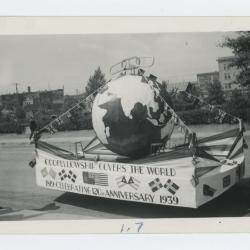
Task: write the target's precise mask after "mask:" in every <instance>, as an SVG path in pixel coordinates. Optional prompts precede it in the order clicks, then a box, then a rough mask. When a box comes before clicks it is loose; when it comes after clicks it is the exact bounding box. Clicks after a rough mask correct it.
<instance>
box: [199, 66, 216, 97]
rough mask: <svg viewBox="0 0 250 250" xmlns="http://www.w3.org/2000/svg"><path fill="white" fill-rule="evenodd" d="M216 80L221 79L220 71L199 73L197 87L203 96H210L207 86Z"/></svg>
mask: <svg viewBox="0 0 250 250" xmlns="http://www.w3.org/2000/svg"><path fill="white" fill-rule="evenodd" d="M216 81H219V72H218V71H214V72H207V73H200V74H197V87H198V88H199V90H200V92H201V95H202V96H203V97H205V98H206V97H207V96H208V91H207V86H208V85H209V84H211V83H214V82H216Z"/></svg>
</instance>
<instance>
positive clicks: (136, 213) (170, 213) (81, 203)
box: [55, 186, 250, 218]
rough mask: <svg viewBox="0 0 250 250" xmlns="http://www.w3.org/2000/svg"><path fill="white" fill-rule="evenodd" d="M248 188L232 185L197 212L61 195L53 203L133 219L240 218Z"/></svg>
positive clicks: (248, 205) (249, 206)
mask: <svg viewBox="0 0 250 250" xmlns="http://www.w3.org/2000/svg"><path fill="white" fill-rule="evenodd" d="M249 198H250V188H248V187H242V186H235V187H233V188H231V189H230V190H228V191H227V192H226V193H224V194H223V195H221V196H220V197H218V198H216V199H214V200H213V201H211V202H209V203H207V204H205V205H203V206H201V207H200V208H198V209H191V208H181V207H168V206H162V205H156V204H144V203H136V202H129V201H119V200H112V199H106V198H99V197H92V196H87V195H80V194H74V193H64V194H63V195H61V196H59V197H58V198H57V199H56V200H55V201H56V202H60V203H64V204H69V205H73V206H77V207H81V208H86V209H92V210H95V211H100V212H107V213H112V214H117V215H124V216H131V217H136V218H188V217H197V218H199V217H241V216H247V215H248V213H249V212H250V199H249Z"/></svg>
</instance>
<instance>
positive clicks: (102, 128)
mask: <svg viewBox="0 0 250 250" xmlns="http://www.w3.org/2000/svg"><path fill="white" fill-rule="evenodd" d="M153 63H154V59H153V58H148V57H131V58H127V59H124V60H123V61H122V62H120V63H117V64H116V65H114V66H113V67H111V70H110V72H111V75H112V78H111V80H109V81H108V82H107V83H106V84H104V85H103V86H101V87H100V88H99V89H97V90H96V91H95V92H93V93H92V94H91V95H90V96H87V97H86V98H82V99H80V100H79V102H78V103H76V105H75V106H73V107H72V108H71V109H70V110H68V111H67V112H65V113H63V114H61V115H60V116H59V117H57V118H56V119H54V120H53V121H51V122H50V123H49V124H48V125H47V126H45V127H44V128H42V129H41V130H40V131H37V133H36V134H35V138H34V141H35V155H36V157H35V159H34V160H33V161H31V162H30V165H31V166H32V167H33V166H35V171H36V183H37V185H38V186H41V187H43V188H47V189H54V190H60V191H63V192H73V193H79V194H83V195H91V196H97V197H104V198H109V199H118V200H126V201H134V202H144V203H151V204H161V205H168V206H180V207H190V208H197V207H199V206H201V205H203V204H205V203H207V202H209V201H211V200H213V199H214V198H216V197H218V196H219V195H221V194H222V193H224V192H225V191H227V190H228V189H229V188H231V187H232V186H233V185H235V184H236V183H237V182H239V181H240V180H241V179H242V178H245V177H247V176H246V171H245V168H246V166H245V158H244V146H245V140H244V137H243V132H244V128H243V124H242V121H241V120H240V119H239V118H237V117H234V116H231V115H230V114H228V113H226V112H225V111H223V110H221V109H219V108H218V107H216V106H213V105H210V104H207V103H205V102H204V101H203V100H202V99H199V98H198V97H196V96H193V95H192V93H190V91H188V90H187V91H186V92H184V94H185V97H186V98H188V99H189V100H192V101H194V102H195V103H196V104H197V105H199V106H200V107H202V108H203V109H204V110H209V111H210V112H211V113H212V114H214V116H215V117H216V119H217V120H218V121H219V122H221V123H222V122H223V120H224V119H227V120H228V121H230V122H231V123H233V124H235V128H234V129H231V130H229V131H225V132H223V133H219V134H215V135H211V136H208V137H200V136H199V134H196V132H195V131H192V130H191V129H190V127H189V126H187V125H186V124H185V122H184V121H182V119H181V118H180V117H179V116H178V115H177V114H176V112H175V111H174V107H173V105H172V102H171V97H170V95H169V93H168V89H167V87H166V86H165V85H164V84H162V81H161V80H160V79H159V78H158V77H156V76H154V75H152V74H150V73H148V72H147V70H146V68H147V67H150V66H152V64H153ZM79 109H83V110H84V109H91V111H92V123H93V128H94V131H95V135H96V136H94V137H93V139H92V140H91V141H90V142H89V143H87V144H86V143H83V142H76V143H75V151H74V152H71V151H68V150H65V149H63V148H59V147H57V146H54V145H51V144H48V143H47V142H45V141H43V140H42V139H41V136H42V134H43V133H44V131H48V132H50V133H51V134H53V133H55V132H56V129H57V128H58V127H60V125H61V124H62V123H63V122H64V121H65V120H67V119H69V118H70V117H71V116H72V113H73V111H74V110H79ZM176 131H178V133H181V134H182V136H181V137H179V138H178V140H177V141H178V143H177V142H176V141H175V143H171V142H172V140H173V138H174V134H175V133H176ZM82 141H84V138H82Z"/></svg>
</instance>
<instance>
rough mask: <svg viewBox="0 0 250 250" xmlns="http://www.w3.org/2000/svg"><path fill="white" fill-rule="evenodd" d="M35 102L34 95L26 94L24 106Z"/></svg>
mask: <svg viewBox="0 0 250 250" xmlns="http://www.w3.org/2000/svg"><path fill="white" fill-rule="evenodd" d="M33 104H34V99H33V97H32V96H26V97H25V99H24V101H23V106H24V107H25V106H29V105H33Z"/></svg>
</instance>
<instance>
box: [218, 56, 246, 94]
mask: <svg viewBox="0 0 250 250" xmlns="http://www.w3.org/2000/svg"><path fill="white" fill-rule="evenodd" d="M234 60H235V56H226V57H219V58H218V59H217V62H218V68H219V80H220V83H221V85H222V88H223V90H224V92H225V94H226V98H229V97H230V96H231V95H232V91H233V90H234V89H238V90H240V91H241V92H242V94H243V95H246V94H247V93H248V92H249V88H246V87H242V86H241V85H240V84H239V83H238V82H237V76H238V74H239V73H240V69H238V68H237V67H236V66H232V63H233V62H234Z"/></svg>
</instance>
